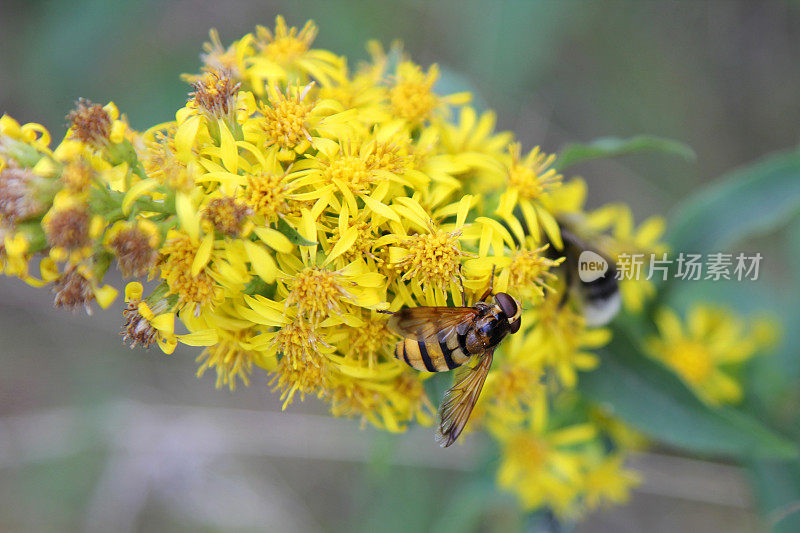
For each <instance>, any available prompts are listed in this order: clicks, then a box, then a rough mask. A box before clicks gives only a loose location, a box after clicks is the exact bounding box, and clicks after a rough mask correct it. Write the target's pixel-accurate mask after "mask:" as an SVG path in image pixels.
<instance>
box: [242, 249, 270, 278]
mask: <svg viewBox="0 0 800 533" xmlns="http://www.w3.org/2000/svg"><path fill="white" fill-rule="evenodd" d="M244 249H245V251H246V252H247V258H248V260H249V261H250V266H251V267H252V268H253V270H254V271H255V273H256V274H257V275H258V277H259V278H261V279H263V280H264V281H265V282H267V283H273V282H274V281H275V278H276V277H277V275H278V266H277V265H276V264H275V259H273V258H272V256H271V255H270V254H269V252H267V250H265V249H264V248H263V247H262V246H259V245H258V244H256V243H254V242H252V241H244Z"/></svg>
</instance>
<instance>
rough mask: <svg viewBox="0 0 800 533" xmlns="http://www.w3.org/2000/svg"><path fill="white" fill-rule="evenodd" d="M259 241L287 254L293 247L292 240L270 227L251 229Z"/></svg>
mask: <svg viewBox="0 0 800 533" xmlns="http://www.w3.org/2000/svg"><path fill="white" fill-rule="evenodd" d="M253 231H254V233H255V234H256V235H257V236H258V238H259V239H261V241H262V242H263V243H264V244H266V245H267V246H269V247H270V248H272V249H273V250H275V251H276V252H281V253H283V254H288V253H290V252H291V251H292V248H294V245H293V244H292V241H290V240H289V239H288V238H287V237H286V235H284V234H283V233H281V232H280V231H278V230H276V229H272V228H256V229H254V230H253Z"/></svg>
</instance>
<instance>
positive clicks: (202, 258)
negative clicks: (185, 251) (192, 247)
mask: <svg viewBox="0 0 800 533" xmlns="http://www.w3.org/2000/svg"><path fill="white" fill-rule="evenodd" d="M212 251H214V234H213V233H207V234H206V235H205V237H203V240H202V241H201V242H200V246H199V247H198V248H197V253H196V254H195V255H194V260H193V261H192V277H197V275H198V274H199V273H200V271H201V270H203V269H204V268H205V267H206V265H207V264H208V262H209V261H210V260H211V252H212Z"/></svg>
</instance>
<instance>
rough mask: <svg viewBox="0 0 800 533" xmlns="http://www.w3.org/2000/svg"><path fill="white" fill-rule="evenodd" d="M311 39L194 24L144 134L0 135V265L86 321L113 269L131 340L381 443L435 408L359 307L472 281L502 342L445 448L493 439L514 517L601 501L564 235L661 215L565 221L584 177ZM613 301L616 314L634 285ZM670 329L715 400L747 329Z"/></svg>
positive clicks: (579, 208)
mask: <svg viewBox="0 0 800 533" xmlns="http://www.w3.org/2000/svg"><path fill="white" fill-rule="evenodd" d="M316 36H317V27H316V25H315V24H314V23H312V22H308V23H306V24H305V25H303V26H300V27H294V26H290V25H289V24H287V22H286V21H285V20H284V19H283V17H277V19H276V21H275V27H274V28H265V27H261V26H259V27H257V28H256V29H255V31H254V33H251V34H247V35H245V36H243V37H242V38H241V39H239V40H237V41H234V42H233V43H231V44H229V45H227V46H226V45H223V42H222V40H221V39H220V36H219V34H218V33H217V32H216V31H214V30H212V31H211V32H210V42H209V43H206V44H205V45H204V47H203V53H202V56H201V58H202V61H203V65H202V67H201V70H202V72H201V73H199V74H197V75H191V76H186V77H185V78H186V79H187V80H188V81H189V82H190V83H191V92H189V95H188V97H187V100H186V103H185V105H184V106H182V107H181V108H180V109H178V110H176V112H175V114H174V119H173V120H169V121H167V122H164V123H161V124H156V125H154V126H152V127H151V128H149V129H147V130H146V131H144V132H138V131H135V130H133V129H131V128H130V127H129V125H128V123H127V120H126V119H125V116H124V115H122V114H120V111H119V110H118V109H117V108H116V106H115V105H114V104H113V103H108V104H106V105H105V106H103V105H100V104H93V103H91V102H89V101H86V100H79V101H78V103H77V104H76V108H75V109H74V110H73V111H72V112H71V113H70V114H69V116H68V121H69V130H68V131H67V133H66V135H65V137H64V138H63V139H62V140H61V141H60V142H59V143H58V145H57V146H55V147H51V140H52V139H51V136H50V134H49V133H48V132H47V130H46V129H45V128H43V127H42V126H41V125H38V124H20V123H19V122H17V121H16V120H14V119H12V118H11V117H9V116H7V115H3V116H2V117H0V271H2V272H3V273H4V274H6V275H9V276H16V277H19V278H20V279H23V280H24V281H26V282H27V283H29V284H31V285H33V286H45V285H49V286H50V287H52V288H53V290H54V292H55V304H56V305H57V306H59V307H66V308H83V309H86V310H87V311H90V310H91V308H92V306H93V305H94V304H95V303H96V304H98V305H100V306H102V307H106V306H108V305H109V304H110V303H111V301H112V300H113V298H114V297H115V295H116V289H114V288H113V287H111V286H109V285H104V281H103V280H104V279H105V275H106V272H107V270H108V269H109V268H111V267H112V266H114V265H116V266H117V267H118V268H119V270H120V271H121V273H122V274H123V276H124V277H126V278H132V279H138V280H142V281H143V280H144V279H145V278H146V279H147V280H148V281H151V282H153V283H152V285H154V288H153V289H152V291H150V293H149V294H145V293H144V286H143V284H142V283H141V282H140V281H131V282H130V283H128V285H127V286H126V289H125V300H126V302H127V306H126V308H125V311H124V312H123V317H122V318H121V320H122V321H123V322H124V325H123V332H122V334H123V337H124V340H125V342H127V343H128V344H130V345H131V346H143V347H145V348H150V347H153V346H155V345H157V346H158V347H159V348H160V349H161V350H162V351H163V352H164V353H172V352H173V351H174V350H176V348H177V346H178V344H183V345H186V346H203V347H205V348H204V350H203V351H202V353H201V354H200V355H199V356H198V357H197V361H196V362H197V365H198V370H197V374H198V376H204V375H205V374H206V373H207V372H208V373H213V374H214V375H215V378H216V379H215V383H216V385H217V387H223V386H225V387H228V388H229V389H231V390H233V389H235V387H236V386H237V385H238V384H244V385H248V384H249V383H250V382H251V380H252V381H256V380H255V379H253V378H254V377H255V376H257V374H258V373H259V372H267V373H269V374H270V375H271V380H270V384H271V385H272V386H273V387H274V388H275V389H276V390H277V391H278V392H279V394H280V398H281V400H282V402H283V407H284V408H287V407H288V406H289V405H290V404H291V403H292V402H293V401H295V400H303V399H304V398H305V397H306V396H315V397H318V398H320V399H321V400H322V401H324V402H326V403H328V404H329V405H330V410H331V412H332V414H333V415H334V416H348V417H357V418H359V419H360V420H361V421H362V423H369V424H372V425H374V426H376V427H379V428H382V429H385V430H388V431H393V432H397V431H403V430H404V429H405V428H406V427H408V425H409V424H411V423H415V422H416V423H421V424H430V423H432V421H433V414H434V412H435V409H434V407H433V405H432V403H431V400H430V399H429V398H428V396H427V393H426V389H425V387H424V386H423V384H424V382H425V380H426V379H427V376H426V375H423V373H420V372H417V371H414V370H412V369H411V368H410V367H409V366H408V365H406V364H405V363H404V362H403V361H400V360H398V359H396V358H395V357H394V356H393V347H394V345H395V343H396V341H397V338H396V337H395V335H394V334H393V333H391V330H390V329H389V327H388V326H387V322H386V315H385V314H383V313H380V312H379V311H386V310H389V309H391V310H392V311H397V310H399V309H400V308H401V307H403V306H409V307H419V306H448V307H453V306H458V305H462V296H463V297H465V302H464V303H465V304H466V305H473V304H474V303H475V300H476V299H477V298H479V297H480V296H481V295H482V294H483V293H484V292H485V290H486V288H487V286H488V285H489V284H490V283H492V282H493V284H494V290H495V291H502V292H507V293H509V294H510V295H512V296H513V297H514V298H516V299H517V300H518V301H519V302H520V304H521V306H522V310H521V328H520V329H519V332H518V333H517V334H516V335H514V336H513V338H511V339H509V340H507V341H504V342H502V343H501V344H500V345H499V346H498V348H497V350H496V353H495V354H494V362H493V365H492V367H491V369H490V370H489V371H488V376H487V378H486V386H485V388H484V391H483V394H482V395H481V397H480V399H479V400H478V402H477V404H476V406H475V410H474V412H473V415H472V418H471V419H470V422H469V425H468V427H467V431H475V430H479V429H485V430H486V431H488V432H489V433H490V434H491V435H492V436H493V437H494V438H496V439H497V440H498V441H499V442H500V449H501V457H500V459H499V470H498V475H497V478H498V483H499V484H500V485H501V486H503V487H505V488H507V489H509V490H511V491H513V492H514V493H515V494H517V496H518V497H519V500H520V502H521V504H522V506H523V507H525V508H535V507H540V506H547V507H549V508H551V509H553V510H555V512H556V513H558V514H559V515H569V516H574V515H576V514H579V513H582V512H585V511H588V510H591V509H593V508H595V507H597V506H599V505H601V504H603V503H604V502H619V501H623V500H624V499H625V498H626V496H627V494H628V491H629V489H630V487H631V486H632V485H633V484H634V483H635V477H634V476H632V475H631V474H630V473H628V472H627V471H626V470H624V468H623V467H622V459H623V457H624V452H625V451H626V449H627V448H629V447H630V446H629V444H627V441H624V439H622V438H616V437H615V435H620V434H622V433H623V432H622V431H612V430H611V429H609V428H610V427H612V426H614V422H617V421H616V420H615V419H610V418H608V417H606V418H605V419H603V420H600V419H599V418H598V417H597V416H596V414H595V413H594V411H592V410H590V409H589V407H587V405H586V402H578V401H574V399H575V398H578V397H579V396H578V395H579V392H580V372H589V371H591V370H592V369H594V368H595V367H596V366H597V365H598V364H599V358H598V356H597V355H596V354H595V353H594V350H595V349H596V348H598V347H600V346H602V345H604V344H605V343H607V342H608V341H609V339H610V335H611V333H610V330H608V329H604V328H599V329H597V328H590V327H588V326H587V324H586V320H585V319H584V318H583V314H582V313H581V310H580V309H579V307H578V305H577V304H576V302H574V301H573V300H572V299H570V298H568V297H567V296H568V293H566V292H565V291H567V290H568V287H567V286H566V285H567V280H565V279H564V275H563V271H564V269H563V266H562V262H563V260H564V259H563V257H561V255H560V254H561V253H562V251H563V239H562V235H561V229H560V223H561V222H569V225H570V227H573V228H575V229H576V231H579V232H580V233H581V234H583V235H588V236H589V237H590V238H591V239H592V242H597V243H598V244H602V246H603V247H604V248H605V249H607V250H608V253H609V254H611V255H612V256H613V255H614V254H617V253H623V252H626V253H633V252H641V251H647V252H661V251H663V249H664V247H663V245H662V244H661V243H660V242H659V241H660V238H661V235H662V232H663V230H664V225H663V221H662V220H661V219H659V218H653V219H650V220H648V221H646V222H644V223H643V224H641V225H640V226H639V227H638V229H637V227H636V226H635V224H634V220H633V217H632V215H631V212H630V209H629V208H627V207H626V206H624V205H621V204H612V205H609V206H605V207H601V208H599V209H597V210H595V211H587V210H586V209H585V205H584V204H585V199H586V194H587V193H586V189H587V188H586V184H585V182H583V181H582V180H579V179H572V180H567V181H564V179H563V177H562V176H561V174H560V173H558V172H557V171H556V170H555V169H554V160H555V156H554V155H549V154H547V153H546V152H545V151H543V150H542V149H540V148H539V147H525V148H523V146H522V145H521V144H520V143H519V142H518V141H516V140H515V138H514V135H513V134H512V133H510V132H498V131H496V129H495V125H496V124H495V122H496V116H495V114H494V113H493V112H492V111H486V112H483V113H480V114H479V113H478V112H477V111H476V110H475V108H473V107H471V106H470V105H469V100H470V95H469V94H467V93H459V94H451V95H440V94H437V93H436V92H435V90H434V86H435V83H436V82H437V79H438V78H439V76H440V72H439V69H438V67H437V66H436V65H433V66H430V67H428V68H423V67H422V66H420V65H418V64H416V63H414V62H413V61H412V59H411V58H409V57H407V56H406V55H405V54H404V53H403V51H402V48H401V47H400V46H399V45H394V46H392V48H391V49H389V50H384V49H383V48H382V47H381V46H380V45H378V44H376V43H371V44H370V45H369V46H368V50H369V56H370V60H369V61H368V62H366V63H364V64H362V65H360V66H358V67H357V68H356V69H350V68H349V66H348V63H347V61H346V59H345V58H343V57H341V56H339V55H336V54H334V53H333V52H330V51H328V50H321V49H316V48H314V47H313V46H314V40H315V38H316ZM31 262H33V264H34V265H37V264H38V271H36V269H35V268H34V269H33V273H31V269H30V266H29V265H30V264H31ZM492 273H494V274H495V277H494V278H492ZM36 276H38V277H36ZM462 287H463V291H464V293H465V294H462ZM621 290H622V292H623V296H624V298H625V301H626V306H627V308H628V310H629V311H631V312H633V313H636V312H640V310H641V308H642V306H643V304H644V303H645V302H646V300H647V298H649V297H650V296H651V294H652V292H653V291H654V287H653V286H652V285H650V284H648V283H647V282H644V281H638V282H635V281H631V280H624V281H622V282H621ZM176 320H177V321H178V323H177V324H176ZM688 322H689V325H688V326H684V325H683V324H682V322H681V321H680V320H679V319H678V318H677V316H676V315H675V314H674V313H673V312H671V311H664V312H662V313H661V314H660V315H659V320H658V328H659V336H658V337H656V338H654V339H652V341H651V343H650V348H651V350H652V353H653V355H654V356H655V357H658V358H660V359H662V360H663V361H664V362H665V363H666V364H668V365H670V366H671V367H672V368H674V369H675V370H676V372H678V373H679V374H680V375H681V376H682V377H683V378H684V379H685V380H687V382H688V383H689V384H690V385H691V386H692V387H694V388H695V389H696V390H697V391H698V394H700V395H701V396H702V397H703V398H705V399H706V400H708V401H709V402H716V403H723V402H733V401H736V400H737V399H739V398H740V397H741V386H740V385H739V383H738V381H736V379H735V378H734V376H733V375H730V374H728V373H727V372H726V369H725V368H723V367H724V365H729V364H736V363H738V362H741V361H742V360H745V359H747V358H749V357H750V356H751V355H752V354H753V353H754V352H755V351H756V350H757V348H758V347H759V346H761V345H762V344H763V340H764V338H766V337H767V334H766V329H768V328H766V327H761V328H757V329H758V332H757V334H756V333H755V332H750V333H747V332H745V333H743V332H742V331H741V324H740V322H738V321H737V320H736V319H735V317H733V316H732V315H730V314H727V313H723V312H718V311H712V310H708V309H700V310H695V311H693V312H691V313H690V316H689V319H688ZM184 328H185V330H186V332H185V333H176V332H179V331H181V332H182V331H184ZM687 354H688V355H687ZM689 355H691V357H689ZM555 411H558V412H559V414H562V411H563V414H564V416H558V417H555V416H552V417H551V416H549V414H550V413H551V412H555ZM614 427H618V426H614ZM610 441H611V442H612V445H610V444H609V442H610ZM623 441H624V442H623Z"/></svg>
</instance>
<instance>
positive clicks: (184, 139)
mask: <svg viewBox="0 0 800 533" xmlns="http://www.w3.org/2000/svg"><path fill="white" fill-rule="evenodd" d="M199 128H200V117H199V116H197V115H195V116H192V117H190V118H188V119H187V120H185V121H184V122H182V123H181V124H180V126H178V131H176V132H175V152H176V153H177V154H178V157H179V158H180V159H181V161H184V162H185V161H189V160H190V159H191V158H192V146H193V145H194V139H195V137H197V130H198V129H199Z"/></svg>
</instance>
